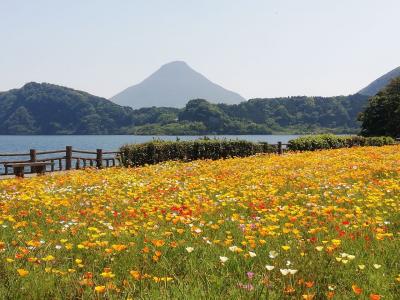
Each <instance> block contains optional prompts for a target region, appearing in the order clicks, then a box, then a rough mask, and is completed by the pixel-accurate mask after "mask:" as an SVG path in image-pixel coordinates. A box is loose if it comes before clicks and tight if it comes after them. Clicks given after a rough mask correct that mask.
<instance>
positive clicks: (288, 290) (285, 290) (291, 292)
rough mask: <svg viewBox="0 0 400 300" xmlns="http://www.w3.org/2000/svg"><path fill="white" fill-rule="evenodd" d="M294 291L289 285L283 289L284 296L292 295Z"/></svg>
mask: <svg viewBox="0 0 400 300" xmlns="http://www.w3.org/2000/svg"><path fill="white" fill-rule="evenodd" d="M295 291H296V290H295V289H294V288H293V287H292V286H291V285H289V286H287V287H286V288H285V289H284V291H283V292H284V293H285V294H293V293H294V292H295Z"/></svg>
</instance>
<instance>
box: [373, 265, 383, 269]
mask: <svg viewBox="0 0 400 300" xmlns="http://www.w3.org/2000/svg"><path fill="white" fill-rule="evenodd" d="M380 267H382V266H381V265H378V264H374V268H375V269H379V268H380Z"/></svg>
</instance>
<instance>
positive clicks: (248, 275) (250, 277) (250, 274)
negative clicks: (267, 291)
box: [246, 272, 254, 279]
mask: <svg viewBox="0 0 400 300" xmlns="http://www.w3.org/2000/svg"><path fill="white" fill-rule="evenodd" d="M246 274H247V277H248V278H249V279H252V278H253V277H254V273H253V272H247V273H246Z"/></svg>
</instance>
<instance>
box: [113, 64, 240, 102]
mask: <svg viewBox="0 0 400 300" xmlns="http://www.w3.org/2000/svg"><path fill="white" fill-rule="evenodd" d="M197 98H202V99H207V100H208V101H210V102H213V103H227V104H236V103H239V102H241V101H245V99H244V98H243V97H242V96H240V95H239V94H237V93H235V92H232V91H229V90H226V89H224V88H223V87H221V86H219V85H217V84H215V83H213V82H211V81H210V80H208V79H207V78H206V77H204V76H203V75H202V74H200V73H198V72H196V71H195V70H193V69H192V68H191V67H189V66H188V65H187V64H186V63H185V62H183V61H174V62H171V63H168V64H166V65H163V66H162V67H161V68H160V69H159V70H158V71H156V72H155V73H153V74H152V75H150V76H149V77H148V78H146V79H145V80H144V81H142V82H141V83H139V84H137V85H134V86H131V87H129V88H127V89H125V90H124V91H122V92H120V93H119V94H117V95H115V96H114V97H112V98H111V99H110V100H111V101H113V102H115V103H117V104H120V105H124V106H130V107H134V108H141V107H151V106H157V107H184V106H185V104H186V103H187V102H188V101H189V100H191V99H197Z"/></svg>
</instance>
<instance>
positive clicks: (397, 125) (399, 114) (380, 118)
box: [360, 77, 400, 137]
mask: <svg viewBox="0 0 400 300" xmlns="http://www.w3.org/2000/svg"><path fill="white" fill-rule="evenodd" d="M360 120H361V121H362V126H361V127H362V130H361V134H362V135H364V136H381V135H387V136H392V137H400V77H398V78H396V79H394V80H393V81H392V82H391V83H390V84H389V85H388V86H387V87H386V88H384V89H383V90H382V91H380V92H379V93H378V94H377V95H376V96H374V97H372V98H371V99H370V100H369V102H368V106H367V108H366V109H365V111H364V112H363V113H362V114H361V115H360Z"/></svg>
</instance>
